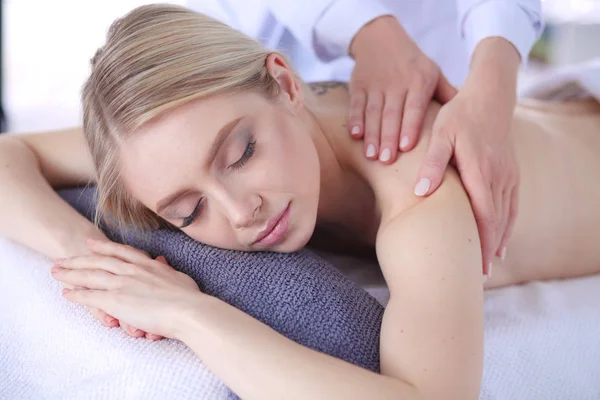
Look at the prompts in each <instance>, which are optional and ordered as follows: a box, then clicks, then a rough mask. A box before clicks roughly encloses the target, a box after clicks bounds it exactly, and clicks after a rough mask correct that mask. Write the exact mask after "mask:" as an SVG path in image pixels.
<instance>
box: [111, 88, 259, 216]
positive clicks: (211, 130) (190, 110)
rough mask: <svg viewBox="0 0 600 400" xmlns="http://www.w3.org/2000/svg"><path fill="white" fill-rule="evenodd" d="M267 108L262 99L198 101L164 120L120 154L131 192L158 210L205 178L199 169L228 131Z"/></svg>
mask: <svg viewBox="0 0 600 400" xmlns="http://www.w3.org/2000/svg"><path fill="white" fill-rule="evenodd" d="M264 104H265V99H264V98H262V97H261V96H259V95H258V94H253V93H239V94H234V95H229V96H215V97H210V98H206V99H199V100H194V101H191V102H189V103H186V104H183V105H181V106H178V107H176V108H174V109H173V110H169V111H168V112H165V113H164V114H163V115H160V116H158V117H157V118H155V119H154V120H152V121H150V122H149V123H147V124H146V125H144V126H143V127H142V128H140V129H139V130H138V131H136V132H134V133H133V134H131V135H130V136H129V137H128V138H127V139H126V140H125V141H124V142H123V143H122V145H121V147H120V149H119V150H120V154H119V159H120V168H121V175H122V179H123V182H124V184H125V187H126V188H127V190H128V191H129V192H130V193H131V194H132V195H133V196H134V197H135V198H137V199H139V200H140V201H141V202H142V203H144V204H145V205H146V206H147V207H149V208H150V209H154V206H155V204H156V201H158V200H160V199H162V198H163V197H164V196H167V195H169V194H171V192H172V189H173V188H174V187H176V188H178V187H181V185H182V184H183V183H184V182H186V181H187V180H188V178H189V175H191V174H197V173H198V172H199V171H198V170H197V169H194V168H196V167H197V166H199V165H200V164H199V163H200V160H201V159H204V158H205V157H207V154H208V151H209V149H210V147H211V145H212V143H213V141H214V139H215V136H216V135H217V132H219V130H220V129H221V128H222V127H223V126H224V125H226V124H228V123H229V122H231V121H232V120H234V119H236V118H239V117H242V116H244V115H256V113H258V112H259V111H260V108H261V107H263V106H264ZM191 167H193V168H191Z"/></svg>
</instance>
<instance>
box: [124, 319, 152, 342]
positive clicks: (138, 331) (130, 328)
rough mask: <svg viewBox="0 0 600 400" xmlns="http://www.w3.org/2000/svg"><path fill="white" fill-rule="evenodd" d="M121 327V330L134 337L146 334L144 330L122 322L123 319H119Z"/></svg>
mask: <svg viewBox="0 0 600 400" xmlns="http://www.w3.org/2000/svg"><path fill="white" fill-rule="evenodd" d="M120 324H121V329H123V331H124V332H125V333H126V334H127V335H129V336H131V337H134V338H141V337H144V336H146V332H144V331H142V330H141V329H137V328H135V327H133V326H131V325H129V324H126V323H124V322H123V321H121V323H120Z"/></svg>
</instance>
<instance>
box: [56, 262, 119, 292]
mask: <svg viewBox="0 0 600 400" xmlns="http://www.w3.org/2000/svg"><path fill="white" fill-rule="evenodd" d="M51 273H52V277H53V278H54V279H56V280H57V281H60V282H65V283H68V284H69V285H73V286H80V287H84V288H88V289H99V290H110V289H115V288H117V287H119V286H120V284H119V277H118V276H117V275H115V274H112V273H110V272H106V271H103V270H101V269H68V268H61V267H53V268H52V269H51Z"/></svg>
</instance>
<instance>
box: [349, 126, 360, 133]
mask: <svg viewBox="0 0 600 400" xmlns="http://www.w3.org/2000/svg"><path fill="white" fill-rule="evenodd" d="M350 133H351V134H353V135H358V134H359V133H360V126H358V125H354V126H353V127H352V131H351V132H350Z"/></svg>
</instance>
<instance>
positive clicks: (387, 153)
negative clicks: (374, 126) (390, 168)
mask: <svg viewBox="0 0 600 400" xmlns="http://www.w3.org/2000/svg"><path fill="white" fill-rule="evenodd" d="M390 158H392V151H391V150H390V149H383V151H382V152H381V154H380V155H379V161H384V162H385V161H390Z"/></svg>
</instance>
